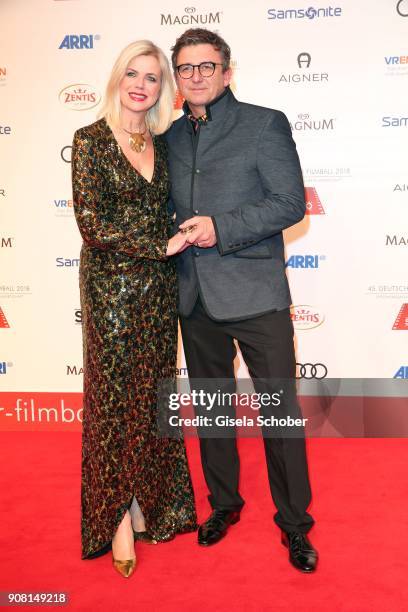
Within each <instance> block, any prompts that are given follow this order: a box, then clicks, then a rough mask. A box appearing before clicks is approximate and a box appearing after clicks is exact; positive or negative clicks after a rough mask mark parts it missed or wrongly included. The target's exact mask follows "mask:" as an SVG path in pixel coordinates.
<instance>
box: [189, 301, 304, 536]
mask: <svg viewBox="0 0 408 612" xmlns="http://www.w3.org/2000/svg"><path fill="white" fill-rule="evenodd" d="M180 324H181V331H182V336H183V345H184V353H185V357H186V362H187V368H188V373H189V378H190V379H198V378H200V379H204V378H206V379H216V378H217V379H234V365H233V362H234V359H235V356H236V349H235V344H234V339H236V340H237V342H238V345H239V348H240V350H241V353H242V356H243V358H244V360H245V363H246V365H247V367H248V370H249V373H250V376H251V378H252V379H253V381H254V386H255V389H256V390H257V384H256V379H264V380H265V379H276V378H286V379H289V378H292V379H293V380H294V378H295V372H296V360H295V353H294V346H293V324H292V321H291V318H290V313H289V309H286V310H281V311H275V312H272V313H268V314H265V315H261V316H259V317H256V318H252V319H246V320H243V321H236V322H217V321H214V320H213V319H211V318H210V317H209V316H208V315H207V314H206V312H205V310H204V308H203V306H202V304H201V301H200V299H198V300H197V303H196V305H195V307H194V310H193V312H192V313H191V315H190V316H189V317H181V320H180ZM262 390H263V391H264V390H265V389H264V388H263V389H262ZM271 391H272V390H271ZM294 402H295V404H296V405H295V406H293V407H292V414H294V415H300V411H299V407H298V405H297V402H296V397H294ZM264 446H265V454H266V463H267V469H268V478H269V485H270V489H271V494H272V498H273V501H274V503H275V506H276V508H277V510H278V511H277V513H276V514H275V517H274V518H275V522H276V523H277V525H278V526H279V527H280V528H281V529H283V530H284V531H293V530H296V531H301V532H303V533H307V532H308V531H309V529H310V528H311V527H312V525H313V523H314V521H313V518H312V517H311V516H310V514H308V513H307V512H306V510H307V508H308V506H309V504H310V500H311V492H310V484H309V477H308V469H307V458H306V452H305V440H304V437H296V438H285V437H277V438H276V437H274V438H266V437H264ZM200 450H201V461H202V466H203V472H204V476H205V479H206V482H207V486H208V488H209V490H210V496H209V501H210V504H211V506H212V507H213V508H217V509H218V508H220V509H229V510H240V509H241V508H242V506H243V505H244V500H243V498H242V497H241V495H240V494H239V491H238V487H239V457H238V452H237V445H236V439H235V438H234V437H232V438H214V437H213V438H211V437H201V438H200Z"/></svg>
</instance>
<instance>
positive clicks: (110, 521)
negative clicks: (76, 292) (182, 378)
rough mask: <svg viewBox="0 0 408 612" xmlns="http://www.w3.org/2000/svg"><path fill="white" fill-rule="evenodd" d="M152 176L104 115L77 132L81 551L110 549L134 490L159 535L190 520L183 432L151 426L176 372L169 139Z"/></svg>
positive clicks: (183, 528)
mask: <svg viewBox="0 0 408 612" xmlns="http://www.w3.org/2000/svg"><path fill="white" fill-rule="evenodd" d="M153 144H154V150H155V165H154V174H153V177H152V180H151V182H150V183H149V182H148V181H147V180H146V179H145V178H144V177H143V176H142V175H141V174H139V173H138V172H137V171H136V170H135V169H134V168H133V166H132V165H131V164H130V162H129V161H128V159H127V158H126V157H125V155H124V153H123V152H122V150H121V148H120V146H119V144H118V143H117V141H116V139H115V137H114V135H113V133H112V131H111V129H110V127H109V126H108V125H107V123H106V121H105V120H104V119H101V120H99V121H96V122H95V123H93V124H92V125H90V126H87V127H85V128H82V129H80V130H78V131H77V132H76V133H75V136H74V142H73V151H72V172H73V174H72V181H73V198H74V210H75V215H76V220H77V223H78V226H79V229H80V232H81V235H82V238H83V241H84V242H83V246H82V250H81V259H80V295H81V307H82V324H83V353H84V417H83V437H82V489H81V501H82V521H81V528H82V529H81V531H82V558H91V557H94V556H98V555H99V554H103V553H104V552H107V551H108V550H109V549H110V547H111V540H112V538H113V536H114V533H115V531H116V529H117V527H118V525H119V524H120V522H121V520H122V518H123V516H124V514H125V512H126V509H127V508H129V506H130V503H131V501H132V499H133V496H135V497H136V499H137V501H138V503H139V506H140V508H141V510H142V512H143V514H144V517H145V523H146V529H147V531H148V532H149V534H150V535H151V536H152V537H153V538H154V539H156V540H157V541H165V540H169V539H171V538H172V537H174V535H175V534H176V533H182V532H187V531H193V530H194V529H196V527H197V525H196V514H195V507H194V497H193V491H192V487H191V480H190V475H189V471H188V465H187V459H186V454H185V448H184V443H183V441H182V440H177V439H170V438H163V437H160V436H159V435H158V433H157V431H156V392H157V383H158V380H159V379H162V378H166V379H168V378H172V377H174V375H175V365H176V343H177V315H176V299H177V295H176V293H177V290H176V277H175V267H174V264H173V262H172V261H171V260H167V258H166V255H165V253H166V247H167V242H168V237H169V234H170V224H169V219H168V213H167V209H166V202H167V198H168V192H169V178H168V170H167V158H166V145H165V141H164V139H163V138H162V137H161V136H154V137H153Z"/></svg>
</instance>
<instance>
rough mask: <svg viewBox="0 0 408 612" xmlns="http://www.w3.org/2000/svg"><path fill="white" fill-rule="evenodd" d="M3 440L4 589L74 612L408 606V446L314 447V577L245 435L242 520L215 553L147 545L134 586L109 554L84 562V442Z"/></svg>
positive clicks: (196, 467) (322, 442)
mask: <svg viewBox="0 0 408 612" xmlns="http://www.w3.org/2000/svg"><path fill="white" fill-rule="evenodd" d="M1 435H2V450H3V463H2V467H3V470H2V482H1V490H2V497H3V500H4V503H3V508H4V510H3V516H2V523H1V525H2V528H1V532H2V541H1V557H2V567H1V570H0V580H1V588H0V590H2V591H4V590H13V591H20V592H21V591H48V592H49V591H65V592H67V593H68V594H69V597H70V603H69V605H68V606H67V607H66V609H67V608H68V609H71V610H92V611H93V610H103V611H105V610H106V611H110V610H113V609H119V610H123V611H127V610H143V611H145V610H146V611H150V610H152V611H155V610H165V611H166V612H167V611H173V610H177V611H184V610H187V611H190V610H196V609H197V608H198V607H202V608H205V609H207V610H210V611H213V610H214V611H217V610H233V611H236V610H238V611H240V610H274V611H275V610H298V609H299V610H305V611H312V610H313V611H316V610H333V609H335V610H344V611H350V612H363V611H364V612H366V611H367V612H373V611H377V610H378V611H381V612H394V611H400V610H406V609H407V608H408V594H407V589H406V583H407V578H408V571H407V570H408V560H407V553H406V550H407V544H408V508H407V506H408V504H407V501H408V475H407V454H408V453H407V442H406V441H405V440H399V439H394V440H393V439H388V440H382V439H372V440H370V439H362V440H360V439H358V440H352V439H348V440H346V439H319V440H309V441H308V452H309V461H310V468H311V475H312V486H313V492H314V500H315V501H314V504H313V506H312V512H313V515H314V517H315V519H316V521H317V525H316V526H315V527H314V528H313V530H312V532H311V539H312V541H313V543H314V544H315V545H316V547H317V548H318V549H319V551H320V565H319V568H318V571H317V573H316V574H315V575H303V574H301V573H299V572H297V571H296V570H295V569H293V568H292V567H291V566H290V565H289V564H288V562H287V551H286V549H285V548H283V546H282V545H281V544H280V541H279V531H278V529H277V528H276V527H275V526H274V523H273V522H272V514H273V511H274V510H273V506H272V502H271V500H270V495H269V492H268V487H267V478H266V467H265V462H264V457H263V448H262V443H261V440H259V439H255V440H248V439H245V440H240V455H241V460H242V478H241V481H242V487H241V493H242V494H243V496H244V497H245V499H246V502H247V503H246V506H245V508H244V511H243V513H242V518H241V522H240V523H239V524H238V525H236V526H234V527H232V528H231V529H230V532H229V534H228V536H227V538H226V539H225V540H224V541H222V542H221V543H219V544H218V545H217V546H214V547H213V548H209V549H202V548H200V547H198V546H197V545H196V534H189V535H184V536H179V537H178V538H176V539H175V540H174V541H172V542H170V543H167V544H161V545H158V546H148V545H146V544H138V546H137V555H138V568H137V571H136V572H135V574H134V575H133V576H132V578H131V579H130V580H129V581H126V580H125V579H123V578H121V577H120V576H119V575H118V574H116V573H115V572H114V570H113V569H112V567H111V559H110V556H109V555H107V556H105V557H101V558H99V559H96V560H93V561H81V559H80V543H79V471H80V435H79V434H77V433H35V434H33V433H28V432H27V433H3V434H1ZM188 450H189V458H190V464H191V469H192V474H193V481H194V485H195V491H196V499H197V505H198V513H199V519H200V520H202V519H204V518H206V516H207V514H208V511H209V507H208V504H207V501H206V489H205V486H204V483H203V479H202V475H201V470H200V463H199V456H198V445H197V441H196V440H189V442H188ZM36 607H37V606H30V609H33V608H36ZM20 609H21V607H20ZM23 609H29V608H28V607H26V606H24V607H23Z"/></svg>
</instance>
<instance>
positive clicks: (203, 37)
mask: <svg viewBox="0 0 408 612" xmlns="http://www.w3.org/2000/svg"><path fill="white" fill-rule="evenodd" d="M190 45H212V46H213V47H214V49H215V50H216V51H219V52H220V53H221V58H222V71H223V72H225V71H226V70H228V68H229V67H230V61H231V49H230V47H229V45H227V43H226V42H225V40H224V39H223V38H221V36H219V35H218V34H216V33H215V32H211V30H206V29H205V28H190V29H189V30H186V31H185V32H184V33H183V34H182V35H181V36H179V37H178V39H177V40H176V43H175V45H174V46H173V47H172V48H171V50H172V54H171V63H172V66H173V70H174V72H175V71H176V68H177V56H178V54H179V53H180V51H181V49H183V47H189V46H190Z"/></svg>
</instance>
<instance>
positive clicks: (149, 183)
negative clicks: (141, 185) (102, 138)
mask: <svg viewBox="0 0 408 612" xmlns="http://www.w3.org/2000/svg"><path fill="white" fill-rule="evenodd" d="M104 121H105V125H106V127H107V128H108V130H109V132H110V134H111V137H112V138H113V140H114V141H115V143H116V146H117V147H118V150H119V153H120V155H121V156H122V157H123V159H124V160H125V162H126V163H127V164H128V165H129V166H130V168H131V169H132V170H133V172H136V174H137V175H138V176H140V178H142V179H143V180H144V181H145V182H146V183H147V184H148V185H152V184H153V182H154V180H155V178H156V162H157V149H156V143H155V139H156V136H152V145H153V174H152V178H151V179H150V181H149V180H147V178H146V177H145V176H144V175H143V174H142V173H141V172H139V170H138V169H137V168H135V167H134V165H133V164H132V162H131V161H130V159H129V158H128V156H127V155H126V154H125V153H124V151H123V149H122V147H121V146H120V144H119V142H118V141H117V139H116V137H115V134H114V133H113V131H112V128H111V127H110V125H108V122H107V121H106V119H104Z"/></svg>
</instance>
